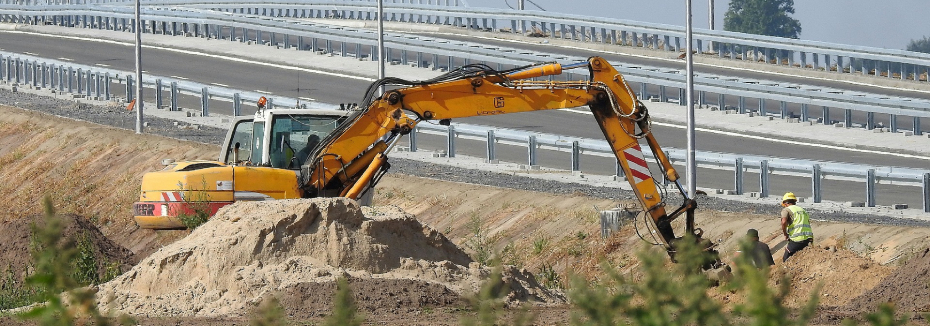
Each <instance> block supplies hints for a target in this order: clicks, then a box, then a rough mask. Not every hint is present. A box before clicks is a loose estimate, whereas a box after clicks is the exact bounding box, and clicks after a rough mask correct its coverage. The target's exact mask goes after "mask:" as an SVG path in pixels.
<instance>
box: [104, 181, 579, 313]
mask: <svg viewBox="0 0 930 326" xmlns="http://www.w3.org/2000/svg"><path fill="white" fill-rule="evenodd" d="M490 274H491V270H490V269H488V268H486V267H481V266H479V265H478V264H477V263H474V262H472V261H471V259H470V258H469V257H468V255H467V254H465V252H463V251H462V250H461V249H460V248H458V247H457V246H455V244H453V243H452V242H451V241H449V240H447V239H446V238H445V236H443V235H442V234H440V233H439V232H436V231H435V230H433V229H431V228H429V227H426V226H423V225H422V224H420V222H418V221H417V220H416V219H415V218H414V217H413V216H411V215H408V214H406V213H404V212H403V211H401V210H400V209H398V208H394V207H375V208H371V209H368V210H367V211H366V212H365V213H364V214H363V211H362V209H361V208H360V207H359V206H358V205H357V204H356V203H355V201H352V200H347V199H344V198H327V199H312V200H309V199H308V200H278V201H269V202H237V203H235V204H233V205H230V206H227V207H225V208H224V209H222V210H221V211H220V212H219V213H217V215H216V216H214V218H212V219H211V220H210V221H209V222H207V223H206V224H204V225H202V226H200V227H199V228H197V229H196V230H194V232H192V233H191V234H190V236H188V237H186V238H184V239H182V240H180V241H178V242H175V243H173V244H171V245H169V246H166V247H164V248H162V249H160V250H159V251H157V252H155V253H154V254H152V255H151V256H149V257H148V258H146V259H145V260H143V261H142V262H140V263H139V264H138V265H136V267H135V268H133V269H132V270H131V271H130V272H128V273H125V274H124V275H122V276H121V277H119V278H117V279H115V280H113V281H112V282H109V283H106V284H103V285H101V286H100V288H99V293H98V296H97V297H98V300H100V306H101V307H109V309H111V310H114V311H117V312H123V313H128V314H131V315H142V316H203V317H208V316H238V315H242V314H244V313H246V312H248V310H249V309H248V308H250V307H252V306H255V305H257V304H258V303H259V302H261V301H262V299H263V298H264V297H265V296H267V295H281V294H282V293H283V294H285V295H287V296H291V297H299V298H300V299H301V300H304V301H303V302H301V301H295V300H286V301H293V302H295V303H293V304H294V305H298V306H301V307H302V308H300V310H302V311H305V312H307V313H310V314H312V313H313V312H314V311H325V310H327V309H328V305H329V303H328V302H329V301H330V300H331V296H327V297H319V296H320V295H321V294H322V293H319V292H317V291H321V292H323V293H331V292H332V289H333V285H332V284H333V282H335V280H336V279H337V278H340V277H345V278H347V279H349V280H351V282H352V284H353V287H355V288H356V298H357V299H358V301H359V302H360V306H361V307H362V308H367V309H375V310H377V309H397V308H398V307H401V308H406V309H411V308H419V307H422V306H430V305H444V304H449V303H452V302H457V301H458V300H459V297H460V296H463V295H469V294H471V293H475V292H477V290H478V289H479V288H480V286H481V284H483V282H484V280H485V279H487V278H488V276H489V275H490ZM503 279H504V281H505V284H507V285H509V286H510V289H511V291H510V295H509V296H508V299H509V300H510V301H511V302H524V301H529V302H546V303H562V302H564V300H563V299H562V298H561V297H560V296H559V295H558V294H553V293H550V292H549V291H547V290H545V289H542V288H541V287H540V286H539V285H538V284H537V283H536V281H535V279H534V278H533V277H532V275H530V274H529V273H527V272H525V271H517V270H515V269H514V268H507V269H505V270H504V274H503ZM375 289H377V290H375ZM360 290H364V292H360ZM311 298H315V299H311ZM366 302H371V304H366ZM384 302H388V303H387V305H389V306H384V305H385V303H384Z"/></svg>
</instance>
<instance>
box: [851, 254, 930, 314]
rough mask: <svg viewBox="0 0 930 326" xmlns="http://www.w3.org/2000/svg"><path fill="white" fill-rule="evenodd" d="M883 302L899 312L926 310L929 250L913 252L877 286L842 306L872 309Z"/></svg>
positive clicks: (928, 303) (929, 304)
mask: <svg viewBox="0 0 930 326" xmlns="http://www.w3.org/2000/svg"><path fill="white" fill-rule="evenodd" d="M886 302H888V303H892V304H894V306H895V308H896V309H897V310H898V311H902V312H911V313H913V312H930V249H924V250H922V251H920V252H918V253H916V254H915V255H914V257H911V258H910V259H909V260H907V261H906V262H905V263H904V264H903V265H902V266H900V267H898V269H896V270H895V271H894V272H893V273H891V274H890V275H888V276H887V277H885V278H884V279H883V280H882V281H881V282H880V283H879V284H878V286H876V287H874V288H872V289H871V290H868V291H866V292H865V293H863V294H862V295H860V296H859V297H857V298H855V299H854V300H852V302H850V303H849V304H848V305H846V306H845V307H844V308H845V309H847V310H851V311H873V310H874V309H875V307H877V306H878V305H880V304H882V303H886Z"/></svg>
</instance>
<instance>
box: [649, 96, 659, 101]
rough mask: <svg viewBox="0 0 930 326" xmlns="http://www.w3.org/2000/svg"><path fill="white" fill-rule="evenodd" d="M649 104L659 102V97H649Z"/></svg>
mask: <svg viewBox="0 0 930 326" xmlns="http://www.w3.org/2000/svg"><path fill="white" fill-rule="evenodd" d="M649 102H659V97H658V96H653V97H650V98H649Z"/></svg>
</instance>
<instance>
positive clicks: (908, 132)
mask: <svg viewBox="0 0 930 326" xmlns="http://www.w3.org/2000/svg"><path fill="white" fill-rule="evenodd" d="M902 134H904V135H905V136H913V135H914V132H913V131H905V132H902Z"/></svg>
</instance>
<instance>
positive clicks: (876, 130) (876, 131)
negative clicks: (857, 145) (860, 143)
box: [872, 128, 885, 134]
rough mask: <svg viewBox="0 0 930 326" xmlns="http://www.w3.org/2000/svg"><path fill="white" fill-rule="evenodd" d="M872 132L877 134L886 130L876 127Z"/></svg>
mask: <svg viewBox="0 0 930 326" xmlns="http://www.w3.org/2000/svg"><path fill="white" fill-rule="evenodd" d="M872 132H873V133H876V134H880V133H883V132H885V130H883V129H882V128H875V129H872Z"/></svg>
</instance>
